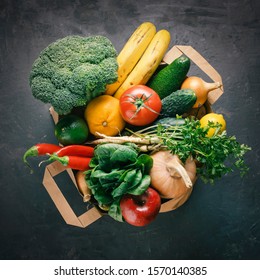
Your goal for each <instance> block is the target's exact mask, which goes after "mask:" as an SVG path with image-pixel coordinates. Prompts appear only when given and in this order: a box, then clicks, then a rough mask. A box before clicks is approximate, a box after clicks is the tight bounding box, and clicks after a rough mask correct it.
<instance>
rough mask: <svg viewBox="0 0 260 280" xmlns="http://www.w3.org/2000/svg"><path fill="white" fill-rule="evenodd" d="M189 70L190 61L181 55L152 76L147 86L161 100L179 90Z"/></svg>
mask: <svg viewBox="0 0 260 280" xmlns="http://www.w3.org/2000/svg"><path fill="white" fill-rule="evenodd" d="M189 69H190V59H189V58H188V57H186V56H184V55H182V56H180V57H178V58H176V59H175V60H174V61H173V62H172V63H171V64H169V65H168V66H166V67H164V68H163V69H162V70H161V71H159V73H158V74H157V75H155V76H153V77H152V78H151V79H150V80H149V82H148V83H147V85H148V86H149V87H150V88H152V89H153V90H154V91H155V92H157V93H158V95H159V96H160V98H161V99H163V98H165V97H166V96H168V95H170V94H171V93H172V92H174V91H176V90H178V89H180V88H181V85H182V83H183V81H184V79H185V78H186V75H187V73H188V71H189Z"/></svg>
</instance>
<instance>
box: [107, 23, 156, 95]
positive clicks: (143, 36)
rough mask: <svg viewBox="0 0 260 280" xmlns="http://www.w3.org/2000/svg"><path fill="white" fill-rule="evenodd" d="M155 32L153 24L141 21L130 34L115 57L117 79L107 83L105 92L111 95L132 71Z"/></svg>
mask: <svg viewBox="0 0 260 280" xmlns="http://www.w3.org/2000/svg"><path fill="white" fill-rule="evenodd" d="M155 33H156V28H155V26H154V25H153V24H152V23H150V22H144V23H142V24H141V25H140V26H139V27H138V28H137V29H136V30H135V31H134V33H133V34H132V35H131V37H130V38H129V40H128V41H127V42H126V44H125V46H124V47H123V49H122V50H121V52H120V53H119V55H118V57H117V62H118V71H117V72H118V79H117V81H116V82H115V83H113V84H111V85H107V88H106V92H105V94H108V95H113V94H114V93H115V92H116V90H117V89H118V88H119V87H120V85H121V84H122V83H123V82H124V80H125V79H126V77H127V76H128V75H129V73H130V72H131V71H132V69H133V68H134V66H135V65H136V63H137V62H138V60H139V59H140V57H141V56H142V55H143V53H144V51H145V50H146V48H147V47H148V45H149V43H150V42H151V40H152V38H153V37H154V35H155Z"/></svg>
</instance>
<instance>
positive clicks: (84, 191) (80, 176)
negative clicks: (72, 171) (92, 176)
mask: <svg viewBox="0 0 260 280" xmlns="http://www.w3.org/2000/svg"><path fill="white" fill-rule="evenodd" d="M75 177H76V182H77V186H78V190H79V192H80V194H81V195H82V196H83V202H87V201H89V200H90V198H91V190H90V189H89V187H88V185H87V183H86V180H85V173H84V171H81V170H80V171H78V172H77V173H76V176H75Z"/></svg>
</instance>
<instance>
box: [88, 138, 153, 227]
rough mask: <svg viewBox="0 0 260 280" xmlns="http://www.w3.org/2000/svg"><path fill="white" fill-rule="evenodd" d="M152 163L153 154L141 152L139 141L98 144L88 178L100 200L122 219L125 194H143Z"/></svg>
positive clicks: (94, 194)
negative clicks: (137, 142)
mask: <svg viewBox="0 0 260 280" xmlns="http://www.w3.org/2000/svg"><path fill="white" fill-rule="evenodd" d="M152 165H153V160H152V158H151V157H150V156H149V155H147V154H141V153H139V151H138V147H137V145H134V144H124V145H121V144H113V143H106V144H102V145H98V146H97V147H96V148H95V151H94V157H93V158H92V160H91V162H90V167H91V168H92V169H91V170H88V171H87V172H86V182H87V184H88V186H89V189H90V190H91V192H92V194H93V196H94V198H95V199H96V200H97V202H98V204H99V205H102V206H103V205H105V206H107V207H108V208H109V210H108V214H109V215H110V216H111V217H112V218H114V219H115V220H117V221H121V222H122V221H123V218H122V214H121V210H120V206H119V205H120V200H121V198H122V196H123V195H124V194H127V193H131V194H136V195H139V194H142V193H143V192H144V191H145V190H146V189H147V188H148V187H149V185H150V176H149V172H150V170H151V168H152Z"/></svg>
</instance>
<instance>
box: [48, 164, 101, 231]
mask: <svg viewBox="0 0 260 280" xmlns="http://www.w3.org/2000/svg"><path fill="white" fill-rule="evenodd" d="M64 171H67V172H68V174H69V176H70V178H71V180H72V182H73V183H74V185H75V186H76V187H77V184H76V180H75V177H74V174H73V172H72V170H71V169H69V168H66V167H65V166H63V165H62V164H61V163H59V162H57V161H55V162H53V163H51V164H49V165H47V166H46V167H45V172H44V176H43V182H42V183H43V185H44V187H45V189H46V190H47V192H48V193H49V195H50V197H51V199H52V201H53V202H54V204H55V206H56V207H57V209H58V211H59V212H60V214H61V216H62V217H63V219H64V220H65V222H66V223H67V224H69V225H73V226H77V227H81V228H85V227H87V226H88V225H90V224H92V223H93V222H95V221H96V220H98V219H99V218H101V217H102V214H101V212H100V211H99V210H98V209H97V208H96V207H95V206H93V207H92V208H91V209H89V210H87V211H86V212H85V213H83V214H82V215H80V216H77V215H76V214H75V212H74V211H73V209H72V208H71V206H70V205H69V203H68V201H67V200H66V198H65V196H64V195H63V194H62V192H61V190H60V188H59V187H58V185H57V184H56V182H55V180H54V177H55V176H56V175H58V174H60V173H62V172H64Z"/></svg>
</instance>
